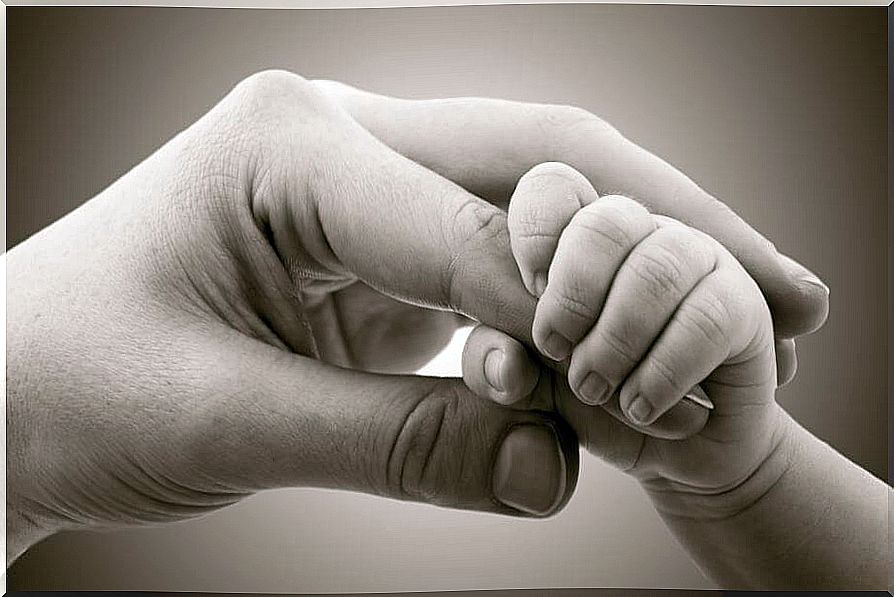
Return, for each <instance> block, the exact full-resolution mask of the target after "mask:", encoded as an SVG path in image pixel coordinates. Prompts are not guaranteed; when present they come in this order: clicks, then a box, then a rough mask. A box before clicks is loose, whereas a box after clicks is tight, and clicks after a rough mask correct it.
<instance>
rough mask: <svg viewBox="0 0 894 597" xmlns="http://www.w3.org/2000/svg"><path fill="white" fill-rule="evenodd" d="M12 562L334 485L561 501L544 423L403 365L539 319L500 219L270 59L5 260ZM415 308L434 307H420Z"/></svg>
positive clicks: (519, 505)
mask: <svg viewBox="0 0 894 597" xmlns="http://www.w3.org/2000/svg"><path fill="white" fill-rule="evenodd" d="M7 267H8V288H9V295H8V299H7V300H8V306H9V328H8V342H9V352H8V369H7V380H8V400H9V403H8V421H9V426H8V428H7V432H8V462H9V468H8V487H9V493H8V495H7V508H8V521H9V528H10V534H9V549H8V561H9V559H10V558H14V557H15V556H17V555H18V554H19V553H21V551H23V550H24V549H25V548H26V547H27V546H28V545H30V544H32V543H33V542H35V541H37V540H39V539H40V538H41V537H44V536H46V535H49V534H51V533H53V532H55V531H58V530H61V529H81V528H93V527H106V526H120V525H130V524H140V523H155V522H164V521H170V520H178V519H185V518H189V517H192V516H198V515H201V514H204V513H207V512H209V511H211V510H214V509H216V508H220V507H222V506H225V505H228V504H232V503H234V502H235V501H237V500H239V499H240V498H242V497H244V496H246V495H248V494H251V493H252V492H255V491H258V490H262V489H266V488H274V487H284V486H315V487H332V488H341V489H348V490H357V491H365V492H370V493H375V494H379V495H385V496H390V497H394V498H400V499H411V500H418V501H425V502H431V503H435V504H440V505H444V506H451V507H456V508H470V509H478V510H484V511H491V512H500V513H504V514H515V515H544V514H549V513H551V512H554V511H555V510H556V509H557V508H559V507H560V506H561V504H562V503H563V501H564V500H565V499H567V496H568V495H570V493H571V491H572V490H573V488H574V482H575V478H576V471H577V443H576V441H575V438H574V435H573V433H572V432H570V430H568V429H567V426H565V425H564V423H562V422H561V421H560V420H558V419H557V418H555V417H553V416H552V415H550V414H547V413H525V412H521V411H512V410H508V409H504V408H502V407H499V406H496V405H493V404H487V403H485V402H483V401H481V400H478V399H477V398H476V397H475V396H474V395H472V394H471V393H470V392H469V391H468V390H466V389H465V388H464V386H463V384H462V382H461V380H438V379H430V378H422V377H415V376H398V375H382V374H373V373H368V372H362V371H359V370H351V369H348V368H344V367H352V366H353V367H357V368H358V369H371V370H380V371H382V370H384V371H392V372H393V371H407V370H411V369H413V368H414V367H416V366H418V365H419V364H421V363H422V362H424V361H425V360H426V359H428V358H429V356H430V355H432V354H434V352H435V351H437V350H439V349H440V347H441V345H442V344H443V343H445V342H446V341H447V339H449V337H450V333H451V332H452V331H453V329H454V328H455V326H456V325H457V319H458V318H457V316H456V315H455V313H462V314H464V315H465V316H468V317H472V318H475V319H477V320H480V321H485V322H488V323H490V324H491V325H494V326H496V327H499V328H500V329H506V330H507V331H509V332H511V333H521V332H520V330H521V326H524V325H525V322H526V321H529V320H530V316H531V314H532V313H533V308H534V303H533V298H532V297H530V295H528V294H527V293H526V292H525V290H524V287H523V285H522V282H521V279H520V278H519V276H518V272H517V270H516V268H515V265H514V262H513V260H512V256H511V253H510V251H509V247H508V239H507V238H506V226H505V214H503V212H501V211H500V210H499V209H497V208H496V207H494V206H492V205H490V204H489V203H487V202H485V201H483V200H481V199H479V198H477V197H475V196H473V195H472V194H470V193H469V192H467V191H465V190H463V189H462V188H461V187H459V186H457V185H456V184H454V183H451V182H449V181H448V180H446V179H444V178H442V177H441V176H439V175H437V174H435V173H433V172H432V171H430V170H428V169H426V168H425V167H423V166H421V165H419V164H417V163H415V162H413V161H411V160H409V159H407V158H405V157H402V156H400V155H399V154H397V153H396V152H394V151H392V150H391V149H389V148H387V147H386V146H385V145H383V144H382V143H381V142H379V141H378V140H377V139H375V138H374V137H373V136H372V135H370V134H369V133H368V132H367V131H366V130H364V129H363V128H362V127H361V126H359V125H358V124H357V123H356V122H355V121H354V120H353V119H352V118H351V117H350V116H349V115H348V114H347V113H345V112H344V111H343V110H342V109H341V108H340V107H339V106H338V105H336V104H334V103H333V102H332V101H331V100H330V99H329V98H328V96H326V95H325V94H323V93H322V92H320V91H319V89H318V88H317V87H316V86H315V85H313V84H312V83H310V82H308V81H305V80H303V79H302V78H300V77H298V76H297V75H292V74H289V73H284V72H265V73H261V74H258V75H255V76H252V77H250V78H249V79H247V80H246V81H244V82H242V83H241V84H239V85H238V86H237V87H236V88H235V89H234V90H233V91H232V92H231V93H230V94H229V95H228V96H227V97H226V98H225V99H223V101H221V102H220V104H218V105H217V106H216V107H215V108H213V109H212V110H211V111H210V112H209V113H208V114H207V115H205V116H204V117H202V118H201V119H200V120H199V121H198V122H196V123H195V124H194V125H192V126H190V127H189V128H188V129H187V130H185V131H184V132H182V133H181V134H179V135H178V136H177V137H175V138H174V139H173V140H171V141H170V142H169V143H167V144H166V145H165V146H164V147H162V148H161V149H160V150H158V151H157V152H156V153H155V154H153V155H152V156H151V157H149V158H148V159H147V160H145V161H144V162H143V163H141V164H139V165H138V166H137V167H135V168H134V169H133V170H132V171H130V172H129V173H127V174H126V175H125V176H124V177H122V178H121V179H120V180H118V181H117V182H115V183H114V184H113V185H112V186H110V187H109V188H108V189H106V190H104V191H103V192H102V193H101V194H100V195H98V196H97V197H95V198H94V199H92V200H90V201H88V202H87V203H86V204H84V205H83V206H81V207H80V208H79V209H77V210H75V211H74V212H72V213H71V214H69V215H68V216H66V217H65V218H63V219H61V220H60V221H58V222H56V223H55V224H53V225H51V226H50V227H48V228H46V229H44V230H43V231H41V232H40V233H38V234H36V235H35V236H33V237H31V238H30V239H28V240H27V241H26V242H24V243H22V244H21V245H19V246H17V247H15V248H14V249H13V250H11V251H10V252H9V253H8V256H7ZM419 306H425V307H432V308H435V309H442V310H446V311H448V312H447V313H444V312H437V311H432V310H423V309H420V308H419Z"/></svg>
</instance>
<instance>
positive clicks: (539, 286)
mask: <svg viewBox="0 0 894 597" xmlns="http://www.w3.org/2000/svg"><path fill="white" fill-rule="evenodd" d="M533 280H534V296H536V297H537V298H540V297H541V296H543V291H544V290H546V272H536V273H535V274H534V276H533Z"/></svg>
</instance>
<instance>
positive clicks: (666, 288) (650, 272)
mask: <svg viewBox="0 0 894 597" xmlns="http://www.w3.org/2000/svg"><path fill="white" fill-rule="evenodd" d="M627 267H629V269H630V272H631V273H632V274H633V275H634V276H636V277H637V278H638V279H639V280H640V281H641V282H642V284H641V285H640V288H641V290H642V291H643V292H645V293H648V295H649V296H650V297H652V298H656V299H660V298H662V297H666V296H667V295H669V294H671V295H676V294H679V291H680V283H679V280H680V278H681V277H682V274H683V267H684V266H683V263H682V262H681V260H680V258H679V257H678V256H677V255H676V254H675V253H674V252H672V251H670V250H668V249H667V248H665V247H662V246H660V245H656V246H653V247H650V248H649V250H643V251H638V252H636V253H634V254H633V255H631V256H630V258H628V260H627Z"/></svg>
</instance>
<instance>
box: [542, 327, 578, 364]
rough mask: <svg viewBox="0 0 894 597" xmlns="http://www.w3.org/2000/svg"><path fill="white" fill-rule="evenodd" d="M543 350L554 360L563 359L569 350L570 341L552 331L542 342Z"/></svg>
mask: <svg viewBox="0 0 894 597" xmlns="http://www.w3.org/2000/svg"><path fill="white" fill-rule="evenodd" d="M543 352H544V353H545V354H546V356H548V357H549V358H551V359H552V360H554V361H564V360H565V359H566V358H567V357H568V354H569V353H570V352H571V342H569V341H568V340H567V339H566V338H563V337H562V336H560V335H559V334H557V333H555V332H553V333H552V334H550V335H549V336H547V338H546V341H545V342H544V343H543Z"/></svg>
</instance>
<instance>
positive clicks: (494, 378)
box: [484, 348, 506, 392]
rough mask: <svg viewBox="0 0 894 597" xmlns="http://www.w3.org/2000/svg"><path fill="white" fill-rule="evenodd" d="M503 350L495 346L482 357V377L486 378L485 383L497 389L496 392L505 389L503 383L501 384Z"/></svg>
mask: <svg viewBox="0 0 894 597" xmlns="http://www.w3.org/2000/svg"><path fill="white" fill-rule="evenodd" d="M502 365H503V351H502V350H499V349H497V348H495V349H493V350H491V351H490V352H489V353H487V356H485V357H484V377H485V379H487V383H488V384H490V387H492V388H493V389H495V390H497V391H498V392H502V391H503V390H505V389H506V388H505V384H503V368H502Z"/></svg>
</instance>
